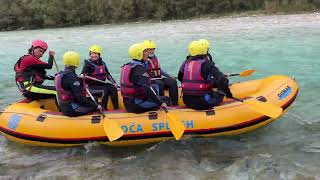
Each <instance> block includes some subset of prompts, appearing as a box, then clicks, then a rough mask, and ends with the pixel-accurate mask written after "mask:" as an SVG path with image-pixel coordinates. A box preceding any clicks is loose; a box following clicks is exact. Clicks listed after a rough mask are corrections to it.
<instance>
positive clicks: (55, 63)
mask: <svg viewBox="0 0 320 180" xmlns="http://www.w3.org/2000/svg"><path fill="white" fill-rule="evenodd" d="M53 62H54V65H55V66H56V69H57V71H58V73H59V72H60V71H59V67H58V65H57V61H56V59H55V58H54V57H53Z"/></svg>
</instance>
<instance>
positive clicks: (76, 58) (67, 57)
mask: <svg viewBox="0 0 320 180" xmlns="http://www.w3.org/2000/svg"><path fill="white" fill-rule="evenodd" d="M63 64H64V65H65V66H74V67H79V66H80V54H79V53H77V52H75V51H67V52H66V53H64V55H63Z"/></svg>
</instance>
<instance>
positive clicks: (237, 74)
mask: <svg viewBox="0 0 320 180" xmlns="http://www.w3.org/2000/svg"><path fill="white" fill-rule="evenodd" d="M229 76H240V74H239V73H236V74H229V75H228V76H227V77H229Z"/></svg>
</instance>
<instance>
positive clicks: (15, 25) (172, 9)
mask: <svg viewBox="0 0 320 180" xmlns="http://www.w3.org/2000/svg"><path fill="white" fill-rule="evenodd" d="M0 4H1V6H0V30H2V31H5V30H16V29H33V28H48V27H66V26H77V25H88V24H106V23H123V22H135V21H145V20H158V21H165V20H174V19H187V18H198V17H203V16H223V15H226V14H238V13H243V12H248V11H261V13H265V14H273V13H294V12H313V11H318V10H319V9H320V0H41V1H39V0H0Z"/></svg>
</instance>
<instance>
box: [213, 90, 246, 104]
mask: <svg viewBox="0 0 320 180" xmlns="http://www.w3.org/2000/svg"><path fill="white" fill-rule="evenodd" d="M213 92H215V93H218V94H220V95H222V96H226V97H227V95H226V94H225V93H223V92H220V91H213ZM228 98H230V99H234V100H236V101H240V102H243V100H241V99H238V98H235V97H228Z"/></svg>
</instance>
